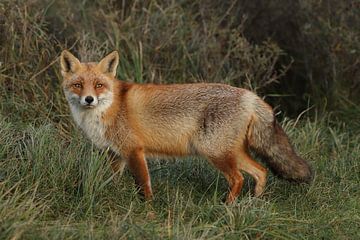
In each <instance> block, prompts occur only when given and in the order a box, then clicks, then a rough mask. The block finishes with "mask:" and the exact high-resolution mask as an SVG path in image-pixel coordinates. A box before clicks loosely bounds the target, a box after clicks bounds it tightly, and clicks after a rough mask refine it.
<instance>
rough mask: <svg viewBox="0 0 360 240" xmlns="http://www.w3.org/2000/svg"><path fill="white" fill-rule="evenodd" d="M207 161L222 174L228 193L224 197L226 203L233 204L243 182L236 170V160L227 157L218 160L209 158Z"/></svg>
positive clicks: (230, 156)
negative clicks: (227, 185) (227, 186)
mask: <svg viewBox="0 0 360 240" xmlns="http://www.w3.org/2000/svg"><path fill="white" fill-rule="evenodd" d="M209 160H210V162H211V163H212V164H213V165H214V166H215V167H216V168H217V169H219V170H220V171H221V172H222V173H223V175H224V176H225V178H226V180H227V181H228V183H229V187H230V192H229V193H228V195H227V197H226V203H227V204H230V203H233V202H234V201H235V200H236V198H237V197H238V196H239V194H240V192H241V189H242V186H243V182H244V177H243V176H242V174H241V172H240V171H239V170H238V168H237V164H236V158H235V157H233V156H232V155H229V156H224V157H219V158H209Z"/></svg>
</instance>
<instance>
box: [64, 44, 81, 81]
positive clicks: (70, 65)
mask: <svg viewBox="0 0 360 240" xmlns="http://www.w3.org/2000/svg"><path fill="white" fill-rule="evenodd" d="M80 65H81V63H80V61H79V59H77V58H76V57H75V56H74V55H72V54H71V53H70V52H69V51H67V50H64V51H62V52H61V55H60V66H61V74H62V75H63V76H64V75H65V74H67V73H70V72H72V73H74V72H76V71H77V70H78V69H79V68H80Z"/></svg>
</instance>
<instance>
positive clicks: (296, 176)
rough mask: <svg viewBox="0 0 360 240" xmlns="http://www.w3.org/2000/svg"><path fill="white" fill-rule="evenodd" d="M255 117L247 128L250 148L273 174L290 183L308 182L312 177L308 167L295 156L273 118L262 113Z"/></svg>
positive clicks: (284, 134)
mask: <svg viewBox="0 0 360 240" xmlns="http://www.w3.org/2000/svg"><path fill="white" fill-rule="evenodd" d="M256 115H257V116H255V117H254V118H253V120H252V122H251V124H250V126H249V133H248V142H249V145H250V147H251V148H252V149H253V150H254V151H255V152H256V153H258V154H260V155H261V156H262V157H263V158H264V160H265V161H266V162H267V163H268V164H269V165H270V168H271V170H272V171H273V172H274V173H275V174H277V175H279V176H281V177H283V178H285V179H288V180H291V181H296V182H310V181H311V180H312V177H313V173H312V170H311V168H310V165H309V164H308V163H307V162H306V161H305V160H304V159H302V158H301V157H299V156H298V155H297V154H296V152H295V150H294V148H293V146H292V145H291V143H290V141H289V138H288V136H287V135H286V133H285V132H284V130H283V129H282V128H281V126H280V125H279V124H278V123H277V121H276V120H275V118H274V117H273V116H271V117H270V118H269V116H268V113H264V112H260V113H258V114H256ZM264 115H267V116H264ZM271 115H272V113H271Z"/></svg>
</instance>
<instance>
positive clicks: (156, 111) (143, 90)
mask: <svg viewBox="0 0 360 240" xmlns="http://www.w3.org/2000/svg"><path fill="white" fill-rule="evenodd" d="M60 60H61V61H60V62H61V73H62V75H63V78H64V80H63V84H62V85H63V89H64V92H65V96H66V98H67V100H68V102H69V105H70V109H71V112H72V115H73V118H74V119H75V122H76V123H77V125H78V126H79V127H80V128H81V129H82V130H83V131H84V132H85V134H86V135H87V136H88V137H89V139H91V140H92V141H93V142H94V143H95V144H96V145H97V146H98V147H99V148H109V149H111V151H112V152H113V153H114V155H115V156H117V157H116V161H115V162H121V163H126V164H127V165H128V166H129V169H130V170H131V172H132V173H133V175H134V177H135V179H136V181H137V183H138V184H139V185H140V186H141V187H142V189H143V192H144V194H145V197H146V198H151V197H152V190H151V184H150V177H149V172H148V169H147V162H146V160H145V156H159V155H166V156H187V155H200V156H203V157H205V158H206V159H208V160H209V161H210V162H211V163H212V164H213V165H214V166H215V167H216V168H218V169H219V170H220V171H221V172H222V173H223V174H224V176H225V178H226V179H227V180H228V182H229V185H230V193H229V195H228V197H227V202H233V201H234V200H235V198H236V197H237V196H238V195H239V193H240V191H241V188H242V183H243V176H242V174H241V171H245V172H247V173H249V174H250V175H251V176H253V177H254V178H255V180H256V186H255V195H256V196H259V195H261V193H262V192H263V190H264V187H265V183H266V173H267V170H266V169H265V168H264V167H263V166H261V165H260V164H259V163H257V162H255V160H253V159H252V157H251V155H250V154H249V150H250V149H252V150H254V151H256V152H258V153H259V154H261V155H262V156H263V157H264V159H265V160H267V162H268V163H269V165H270V167H271V168H272V169H273V170H274V171H275V172H276V173H278V175H280V176H283V177H285V178H287V179H290V180H295V181H299V182H301V181H308V180H309V179H311V175H312V173H311V169H310V167H309V165H308V164H307V162H306V161H305V160H303V159H302V158H300V157H299V156H298V155H297V154H296V153H295V151H294V150H293V147H292V146H291V144H290V142H289V140H288V138H287V136H286V134H285V132H284V131H283V130H282V129H281V127H280V126H279V125H278V124H277V123H276V120H275V118H274V114H273V110H272V108H271V107H270V106H269V105H268V104H267V103H265V102H264V101H263V100H262V99H261V98H259V97H258V96H257V95H255V94H254V93H252V92H250V91H248V90H245V89H241V88H235V87H231V86H228V85H224V84H206V83H202V84H172V85H154V84H132V83H126V82H122V81H119V80H117V79H115V75H116V67H117V65H118V62H119V57H118V53H117V52H112V53H111V54H109V55H108V56H106V57H105V58H104V59H102V60H101V61H100V62H99V63H80V61H79V60H78V59H77V58H76V57H74V56H73V55H72V54H71V53H69V52H67V51H63V53H62V55H61V58H60ZM115 165H116V164H115ZM122 165H124V164H122Z"/></svg>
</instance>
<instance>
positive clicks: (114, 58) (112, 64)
mask: <svg viewBox="0 0 360 240" xmlns="http://www.w3.org/2000/svg"><path fill="white" fill-rule="evenodd" d="M118 64H119V53H118V52H117V51H113V52H112V53H110V54H109V55H107V56H106V57H104V58H103V59H102V60H101V61H100V62H99V64H98V69H99V70H100V71H101V72H102V73H105V74H111V76H113V77H115V76H116V68H117V66H118Z"/></svg>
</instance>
